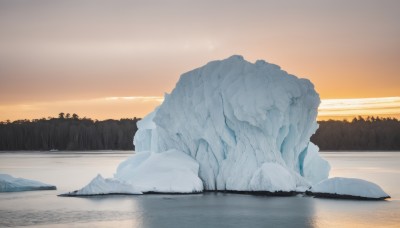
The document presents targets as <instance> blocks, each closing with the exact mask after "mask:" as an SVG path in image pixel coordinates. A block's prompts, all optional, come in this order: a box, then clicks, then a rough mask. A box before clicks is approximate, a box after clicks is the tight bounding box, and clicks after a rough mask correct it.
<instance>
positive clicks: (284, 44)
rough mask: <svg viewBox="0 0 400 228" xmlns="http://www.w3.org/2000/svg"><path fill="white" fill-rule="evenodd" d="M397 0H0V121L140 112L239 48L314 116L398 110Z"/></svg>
mask: <svg viewBox="0 0 400 228" xmlns="http://www.w3.org/2000/svg"><path fill="white" fill-rule="evenodd" d="M399 9H400V1H398V0H393V1H391V0H376V1H372V0H346V1H344V0H335V1H332V0H329V1H324V0H310V1H308V0H304V1H298V0H289V1H266V0H264V1H251V0H249V1H233V0H232V1H217V0H214V1H211V0H203V1H190V0H180V1H179V0H178V1H177V0H172V1H152V0H147V1H119V0H112V1H111V0H90V1H88V0H65V1H62V0H35V1H29V0H25V1H21V0H0V31H1V32H0V121H3V120H6V119H10V120H15V119H25V118H27V119H34V118H41V117H48V116H57V115H58V113H60V112H65V113H67V112H69V113H77V114H79V116H81V117H84V116H86V117H90V118H93V119H108V118H113V119H119V118H133V117H134V116H136V117H143V116H144V115H146V114H147V113H148V112H150V111H151V110H153V109H154V107H155V106H157V105H159V104H160V102H162V99H163V95H164V93H166V92H167V93H169V92H171V90H172V89H173V88H174V86H175V83H176V82H177V80H178V79H179V76H180V75H181V74H182V73H184V72H187V71H189V70H191V69H194V68H197V67H200V66H202V65H204V64H206V63H207V62H209V61H212V60H216V59H225V58H227V57H229V56H231V55H234V54H239V55H242V56H244V58H245V59H247V60H249V61H251V62H254V61H256V60H257V59H264V60H266V61H267V62H271V63H274V64H277V65H280V66H281V68H282V69H284V70H285V71H287V72H288V73H291V74H294V75H297V76H298V77H301V78H308V79H309V80H311V81H312V82H313V84H314V85H315V88H316V90H317V92H318V93H319V94H320V97H321V99H322V104H321V106H320V111H319V118H320V119H325V118H330V117H335V118H351V117H352V116H354V115H382V116H394V117H399V116H400V101H399V100H400V74H399V72H400V64H399V60H400V23H399V21H400V13H399Z"/></svg>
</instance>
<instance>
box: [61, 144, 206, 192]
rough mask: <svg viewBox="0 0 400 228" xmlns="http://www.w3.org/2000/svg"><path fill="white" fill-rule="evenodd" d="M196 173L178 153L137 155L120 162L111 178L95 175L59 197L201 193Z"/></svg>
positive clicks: (190, 161) (194, 166)
mask: <svg viewBox="0 0 400 228" xmlns="http://www.w3.org/2000/svg"><path fill="white" fill-rule="evenodd" d="M198 171H199V164H198V163H197V162H196V161H195V160H194V159H193V158H191V157H190V156H188V155H187V154H185V153H182V152H180V151H177V150H170V151H166V152H164V153H151V152H141V153H139V154H135V155H133V156H131V157H130V158H128V159H127V160H125V161H124V162H122V163H121V164H120V165H119V166H118V169H117V173H116V174H115V177H114V178H106V179H105V178H103V177H102V176H101V175H98V176H97V177H96V178H94V179H93V180H92V181H91V182H90V183H89V184H88V185H86V186H85V187H83V188H82V189H80V190H77V191H73V192H70V193H66V194H63V196H85V195H103V194H142V193H146V192H159V193H194V192H201V191H203V182H202V181H201V180H200V178H199V176H198Z"/></svg>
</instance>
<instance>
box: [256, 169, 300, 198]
mask: <svg viewBox="0 0 400 228" xmlns="http://www.w3.org/2000/svg"><path fill="white" fill-rule="evenodd" d="M249 190H251V191H268V192H277V191H284V192H291V191H296V180H295V178H294V177H293V175H292V174H291V173H289V171H288V170H287V169H285V168H284V167H282V166H281V165H279V164H276V163H269V162H266V163H264V164H263V165H262V166H261V167H260V168H258V169H257V170H256V172H255V173H254V175H253V177H252V178H251V180H250V189H249Z"/></svg>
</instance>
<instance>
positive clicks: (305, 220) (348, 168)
mask: <svg viewBox="0 0 400 228" xmlns="http://www.w3.org/2000/svg"><path fill="white" fill-rule="evenodd" d="M323 155H324V156H325V157H326V158H327V159H328V160H329V162H330V163H331V165H332V168H333V170H332V175H333V176H335V175H340V176H346V177H359V178H365V179H368V180H371V181H373V182H376V183H378V184H379V185H381V186H382V187H383V188H384V189H385V190H386V191H387V192H388V193H389V194H390V195H392V197H393V199H392V200H391V201H383V202H370V201H354V200H329V199H314V198H310V197H262V196H251V195H238V194H222V193H205V194H196V195H144V196H107V197H90V198H65V197H57V196H56V195H57V194H60V193H63V192H66V191H71V190H75V189H77V188H79V187H82V186H83V185H85V184H87V183H88V182H89V181H90V180H91V179H92V178H93V177H94V176H96V174H97V173H99V172H100V173H102V174H103V175H104V176H106V177H109V176H112V173H113V172H115V168H116V167H117V165H118V164H119V163H120V162H121V161H122V160H124V159H125V158H126V157H128V156H129V154H115V153H113V154H112V155H109V154H95V155H91V154H80V155H79V156H78V157H77V155H76V154H75V155H65V154H63V155H62V156H61V157H58V156H56V155H52V154H50V155H47V154H28V155H26V157H25V155H23V154H22V155H21V154H16V155H14V154H6V155H4V154H0V172H4V173H9V174H11V175H14V176H22V177H26V178H30V179H38V180H42V181H44V182H48V183H52V184H56V185H57V187H59V190H57V191H38V192H20V193H3V194H1V193H0V227H5V226H34V227H38V226H40V227H150V228H152V227H157V228H158V227H174V228H175V227H178V228H179V227H190V228H196V227H383V226H384V227H398V224H400V200H398V199H399V198H400V191H399V189H400V179H399V178H398V174H399V172H400V167H399V166H398V162H399V161H400V153H396V152H394V153H393V152H392V153H360V152H357V153H344V152H340V153H324V154H323Z"/></svg>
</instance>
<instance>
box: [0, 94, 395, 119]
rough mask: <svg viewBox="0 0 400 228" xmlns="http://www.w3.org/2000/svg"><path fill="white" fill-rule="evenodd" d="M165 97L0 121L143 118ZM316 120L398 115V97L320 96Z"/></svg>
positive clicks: (0, 110) (39, 111)
mask: <svg viewBox="0 0 400 228" xmlns="http://www.w3.org/2000/svg"><path fill="white" fill-rule="evenodd" d="M163 100H164V98H163V97H161V96H129V97H105V98H98V99H89V100H70V101H57V102H43V103H28V104H20V105H7V106H6V105H3V106H0V121H5V120H17V119H25V118H26V119H38V118H42V117H44V118H47V117H49V116H51V117H55V116H57V115H58V113H60V112H65V113H71V114H72V113H77V114H78V115H79V116H80V117H88V118H92V119H98V120H103V119H120V118H133V117H143V116H145V115H146V114H148V113H149V112H151V111H153V109H154V108H155V107H157V106H158V105H160V104H161V103H162V101H163ZM318 113H319V115H318V119H319V120H327V119H338V120H342V119H348V120H351V119H352V118H354V117H357V116H363V117H365V116H381V117H395V118H399V117H400V97H381V98H358V99H322V100H321V104H320V106H319V109H318Z"/></svg>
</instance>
